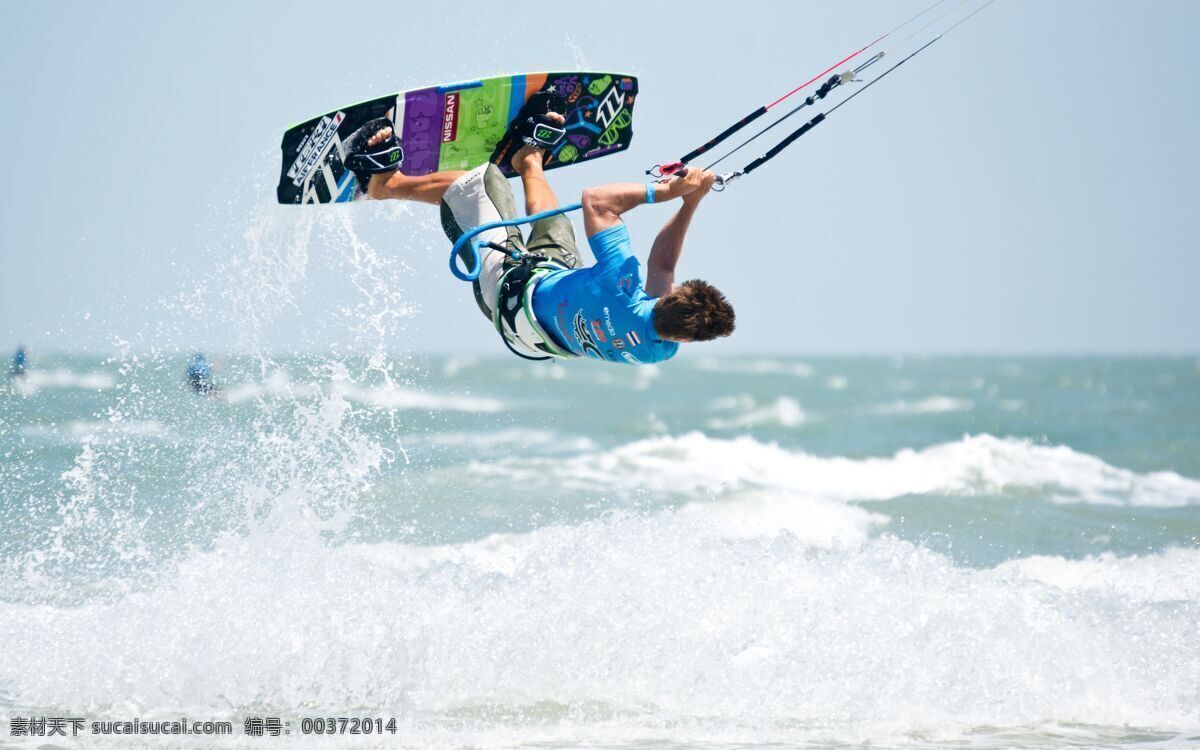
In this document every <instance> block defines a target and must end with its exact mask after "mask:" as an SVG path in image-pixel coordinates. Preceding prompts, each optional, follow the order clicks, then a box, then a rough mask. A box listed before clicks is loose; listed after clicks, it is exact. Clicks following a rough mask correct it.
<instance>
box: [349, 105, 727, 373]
mask: <svg viewBox="0 0 1200 750" xmlns="http://www.w3.org/2000/svg"><path fill="white" fill-rule="evenodd" d="M564 104H565V102H563V101H562V100H561V99H560V98H558V97H557V96H555V95H553V94H552V93H551V94H542V93H539V94H537V95H535V96H534V97H532V98H531V99H530V100H529V101H528V102H526V105H525V107H524V108H522V110H521V112H520V113H519V114H518V116H517V117H516V118H515V119H514V120H513V122H512V124H511V125H510V128H509V132H508V134H506V136H505V139H506V141H507V142H508V143H509V144H511V145H512V146H513V147H514V148H512V149H508V150H506V148H505V142H502V143H501V146H500V147H499V148H498V152H499V153H504V154H507V153H513V151H515V153H513V155H512V157H511V161H510V162H509V163H510V164H511V166H512V168H513V169H514V170H515V171H516V172H517V173H518V174H519V175H520V177H521V183H522V185H523V187H524V190H525V210H526V213H527V215H529V216H532V215H534V214H539V213H542V212H545V211H548V210H551V209H555V208H557V207H558V205H559V204H558V199H557V198H556V197H555V195H554V192H553V191H552V190H551V188H550V185H549V183H547V182H546V178H545V175H544V173H543V171H542V165H543V160H544V158H545V149H546V146H548V145H551V144H552V143H553V142H554V141H552V140H551V139H556V138H561V137H562V132H563V131H562V129H561V127H559V126H561V125H562V124H563V116H562V114H561V112H562V111H563V109H564V108H563V105H564ZM346 147H347V155H346V158H345V164H346V166H347V167H349V168H350V169H352V170H354V171H355V174H356V175H357V178H358V180H359V183H360V185H363V186H365V188H366V193H367V195H368V196H369V197H371V198H374V199H380V200H382V199H396V200H412V201H421V202H426V203H433V204H438V205H440V206H441V213H442V225H443V228H444V229H445V231H446V235H447V236H448V237H449V238H450V240H451V241H454V240H456V239H458V238H459V237H460V236H462V234H463V233H464V232H467V231H470V230H471V229H473V228H475V227H479V226H482V225H484V224H488V223H491V222H493V221H498V220H501V219H515V218H517V211H516V203H515V200H514V198H513V193H512V190H511V189H510V188H509V186H508V181H507V179H505V177H504V175H503V174H502V173H501V171H500V170H499V169H498V168H497V167H496V165H495V164H491V163H489V164H486V165H483V166H480V167H477V168H476V169H472V170H470V171H466V172H462V171H446V172H435V173H432V174H428V175H422V176H408V175H405V174H403V173H402V172H400V170H399V166H400V164H401V163H402V162H403V149H402V147H401V144H400V141H399V139H398V138H397V137H396V134H395V132H394V127H393V124H392V122H391V121H390V120H388V119H387V118H379V119H376V120H372V121H370V122H368V123H366V124H365V125H363V126H362V127H361V128H359V129H358V130H357V131H356V132H355V133H354V134H353V135H352V136H351V137H350V138H349V139H348V140H347V142H346ZM715 179H716V178H715V176H714V175H713V173H712V172H709V171H706V170H699V169H690V170H687V171H686V172H685V173H683V174H682V175H679V176H676V177H674V178H673V179H669V180H665V181H661V182H654V183H650V184H648V185H646V184H641V183H614V184H609V185H601V186H599V187H593V188H589V189H587V190H585V191H584V193H583V201H582V205H583V222H584V228H585V230H586V232H587V239H588V245H589V246H590V247H591V250H592V253H593V255H594V256H595V259H596V262H595V264H593V265H591V266H588V267H581V265H580V262H579V257H578V252H577V248H576V243H575V232H574V229H573V227H572V225H571V222H570V220H569V219H567V218H566V217H565V216H564V215H562V214H561V213H559V214H556V215H553V216H549V217H547V218H543V219H540V220H538V221H535V222H533V224H532V227H531V229H530V232H529V237H528V239H525V238H523V237H522V235H521V232H520V230H519V229H517V228H516V227H512V226H510V227H505V228H495V229H489V230H487V231H485V232H484V233H483V234H482V235H481V238H482V239H484V240H486V241H487V243H488V244H487V245H486V246H485V247H484V248H483V251H482V253H481V257H480V258H479V264H480V266H479V270H480V273H479V276H478V278H477V279H476V280H475V281H474V289H475V299H476V302H477V303H478V305H479V308H480V310H481V311H482V312H483V314H484V315H485V316H486V317H487V318H488V319H489V320H491V321H493V323H495V325H496V327H497V329H498V330H499V331H500V333H501V335H502V336H503V338H504V340H505V343H506V344H508V346H509V348H510V349H511V350H512V351H513V352H514V353H515V354H518V355H520V356H523V357H526V358H530V359H545V358H550V357H555V358H574V357H582V356H587V357H591V358H593V359H599V360H606V361H610V362H623V363H628V364H648V363H652V362H661V361H663V360H666V359H670V358H671V357H672V356H674V355H675V353H676V351H677V350H678V348H679V344H680V343H685V342H692V341H709V340H712V339H715V338H718V337H721V336H728V335H729V334H731V333H732V332H733V328H734V312H733V307H732V306H731V305H730V304H729V302H728V301H727V300H726V299H725V296H724V295H723V294H722V293H721V292H719V291H718V290H717V289H716V288H715V287H713V286H711V285H710V284H708V283H707V282H704V281H701V280H699V279H693V280H690V281H685V282H683V283H681V284H676V283H675V267H676V265H677V263H678V261H679V256H680V253H681V252H682V250H683V240H684V236H685V235H686V233H687V229H688V225H689V224H690V222H691V220H692V216H693V215H694V214H695V212H696V208H697V207H698V206H699V204H700V202H701V200H702V199H703V198H704V196H705V195H707V194H708V192H709V189H710V188H711V187H712V184H713V181H714V180H715ZM675 198H680V199H681V200H682V205H681V206H680V208H679V210H678V211H676V213H675V214H674V215H673V216H672V217H671V218H670V219H669V220H668V221H667V223H666V224H665V225H664V226H663V228H662V229H661V230H660V231H659V233H658V236H657V237H656V238H655V240H654V243H653V245H652V246H651V248H650V254H649V258H648V260H647V263H646V271H645V274H643V270H642V264H641V263H640V262H639V261H638V259H637V257H636V256H634V254H633V249H632V243H631V240H630V236H629V232H628V230H627V229H626V227H625V223H624V222H623V221H622V219H621V217H622V215H623V214H625V213H626V212H628V211H630V210H631V209H633V208H636V207H637V206H640V205H642V204H644V203H662V202H666V201H669V200H673V199H675ZM463 260H464V262H466V261H467V259H466V258H464V259H463Z"/></svg>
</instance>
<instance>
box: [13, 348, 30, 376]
mask: <svg viewBox="0 0 1200 750" xmlns="http://www.w3.org/2000/svg"><path fill="white" fill-rule="evenodd" d="M28 358H29V355H28V354H27V353H26V351H25V345H24V344H18V345H17V353H16V354H14V355H13V361H12V369H11V370H10V371H9V373H8V375H9V377H10V378H12V379H13V380H17V379H19V378H23V377H25V376H26V375H28V374H29V371H28V367H29V365H28Z"/></svg>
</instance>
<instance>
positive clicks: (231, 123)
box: [0, 0, 1200, 355]
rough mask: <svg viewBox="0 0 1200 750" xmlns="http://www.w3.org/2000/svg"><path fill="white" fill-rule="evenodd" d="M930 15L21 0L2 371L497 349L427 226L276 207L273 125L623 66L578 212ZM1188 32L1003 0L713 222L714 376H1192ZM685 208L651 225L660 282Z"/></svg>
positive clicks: (1189, 17) (579, 174)
mask: <svg viewBox="0 0 1200 750" xmlns="http://www.w3.org/2000/svg"><path fill="white" fill-rule="evenodd" d="M954 2H956V0H950V2H948V3H946V4H945V6H944V7H952V5H953V3H954ZM928 4H929V2H928V0H912V1H910V0H890V1H889V2H871V1H864V2H860V3H855V4H853V5H846V4H842V3H819V4H818V3H810V2H789V3H774V2H749V1H747V2H741V3H736V4H729V3H708V2H687V3H671V2H661V3H645V2H642V3H627V2H607V3H602V4H588V5H581V4H574V3H566V4H560V5H557V6H547V5H545V4H534V3H518V2H514V3H505V4H503V6H504V10H503V11H500V12H498V11H497V10H496V8H497V7H499V6H497V4H495V3H492V4H485V3H473V2H460V3H454V4H449V3H440V4H432V3H431V4H426V5H418V4H413V3H404V4H389V5H387V6H381V7H382V8H384V10H381V11H380V12H378V13H376V12H364V11H363V6H362V5H361V4H354V5H349V4H347V5H346V6H345V7H344V8H342V9H340V10H339V9H338V8H337V6H333V5H331V4H329V3H314V2H286V3H284V2H276V3H270V2H255V3H242V2H221V1H217V2H207V3H188V4H185V3H161V2H136V3H134V2H111V3H83V2H74V3H66V2H53V1H52V2H36V3H35V2H20V3H16V2H14V3H10V4H8V5H6V22H5V24H4V25H3V27H2V28H0V70H2V71H3V80H4V82H5V85H4V90H5V96H4V97H3V103H2V104H0V108H2V115H0V136H2V137H3V141H4V143H6V144H7V148H6V153H5V158H4V159H3V167H2V169H3V180H0V211H2V212H3V213H2V214H0V221H2V226H3V228H4V230H5V231H4V239H3V247H4V252H3V262H4V266H3V271H2V272H0V349H5V348H8V347H10V346H11V347H15V346H16V344H17V343H18V342H19V341H23V342H25V343H26V344H28V345H29V346H31V347H33V348H34V349H35V350H43V351H49V350H58V351H68V350H70V351H77V350H86V351H97V352H104V351H113V350H115V349H121V348H124V347H129V348H134V349H143V348H146V349H148V348H154V347H163V348H168V349H180V350H183V349H192V348H204V349H212V350H219V351H234V350H238V349H243V348H245V347H246V346H248V345H256V346H266V347H269V348H272V349H276V350H280V351H287V350H304V351H312V350H323V349H327V348H342V349H347V350H349V349H354V348H356V347H358V346H361V345H363V344H364V337H369V336H372V335H375V336H382V337H383V338H384V340H385V344H386V346H387V347H388V348H389V349H390V350H395V351H426V350H436V351H465V352H474V353H496V354H498V353H502V352H503V349H502V347H501V346H500V343H499V342H498V341H496V336H495V333H494V331H492V330H491V329H490V328H489V327H488V324H487V323H486V322H485V321H483V320H482V319H481V318H480V317H479V315H478V312H476V309H475V305H474V303H473V301H472V299H471V295H470V292H469V290H468V289H467V287H466V286H465V285H463V284H462V283H461V282H458V281H456V280H455V279H453V278H452V277H451V276H450V275H449V273H448V271H447V268H446V254H447V252H448V249H449V246H448V243H447V242H446V241H445V239H444V237H443V236H442V235H441V233H440V230H439V229H438V225H437V222H436V221H435V217H434V211H433V209H432V208H430V207H425V206H414V207H398V206H387V205H382V204H378V203H376V204H370V203H368V204H363V205H355V206H349V207H304V208H299V207H279V206H274V205H272V200H273V192H274V184H275V181H276V179H277V177H278V160H279V158H280V157H279V147H278V143H279V138H280V136H281V135H282V132H283V130H284V128H286V127H287V126H288V125H290V124H292V123H295V122H299V121H301V120H304V119H307V118H309V117H312V116H314V115H316V114H319V113H322V112H325V111H328V110H331V109H333V108H335V107H337V106H341V105H345V104H348V103H352V102H356V101H360V100H363V99H367V98H373V97H376V96H380V95H385V94H389V93H394V92H397V91H401V90H404V89H411V88H418V87H421V86H426V85H432V84H438V83H448V82H452V81H459V80H468V79H474V78H479V77H486V76H490V75H498V74H503V73H508V72H532V71H539V70H571V69H580V68H583V69H595V70H605V71H620V72H629V73H633V74H635V75H637V76H638V77H639V81H640V92H641V93H640V96H639V98H638V102H637V105H636V109H635V118H634V123H633V128H634V132H635V136H634V139H633V144H632V147H631V149H630V150H629V151H628V152H626V153H623V154H620V155H618V156H614V157H607V158H604V159H601V160H598V161H595V162H591V163H588V164H583V165H579V166H578V167H572V168H570V169H564V170H558V171H554V172H551V173H549V176H550V180H551V184H552V185H553V186H554V188H555V190H556V191H557V192H558V195H559V196H560V198H561V199H562V200H563V202H568V201H574V200H576V199H577V198H578V196H579V193H580V192H581V191H582V190H583V189H584V188H585V187H587V186H588V185H592V184H600V183H603V182H612V181H641V180H643V179H645V178H644V177H643V175H642V170H643V169H644V168H645V167H647V166H649V165H650V164H653V163H655V162H659V161H666V160H671V159H673V158H677V157H679V156H680V155H682V154H683V153H684V152H685V151H687V150H689V149H691V148H692V147H694V146H696V145H698V144H699V143H701V142H703V141H705V140H707V139H708V138H709V137H711V136H712V135H713V134H715V133H716V132H718V131H719V130H721V129H723V128H724V127H725V126H726V125H728V124H729V123H731V122H733V121H734V120H736V119H738V118H740V117H741V116H742V115H745V114H747V113H748V112H750V111H751V110H753V109H755V108H756V107H758V106H759V105H761V104H764V103H766V102H768V101H770V100H772V99H774V98H775V97H777V96H778V95H780V94H782V93H783V92H786V91H787V90H789V89H790V88H792V87H793V86H794V85H796V84H798V83H800V82H802V81H804V80H807V79H808V78H809V77H811V76H812V75H813V74H815V73H817V72H818V71H820V70H823V69H824V68H825V67H827V66H828V65H829V64H830V63H832V62H833V61H835V60H838V59H840V58H841V57H844V56H845V55H846V54H848V53H849V52H850V51H853V50H855V49H858V48H859V47H861V46H862V45H863V44H865V43H866V42H868V41H870V40H871V39H874V38H875V37H876V36H878V35H879V34H881V33H883V32H884V31H887V30H888V29H889V28H891V27H892V26H894V25H896V24H897V23H899V22H901V21H903V20H904V19H906V18H908V17H909V16H911V15H912V14H914V13H916V12H918V11H920V10H921V9H923V8H924V7H926V6H927V5H928ZM978 4H979V0H971V2H969V3H968V5H967V7H975V6H977V5H978ZM389 13H391V14H392V15H389ZM960 15H961V14H960ZM956 17H957V16H956ZM943 26H944V24H943ZM1198 32H1200V3H1195V2H1190V1H1188V0H1181V1H1178V2H1170V1H1168V0H1156V1H1155V2H1111V1H1109V2H1096V1H1094V0H1087V1H1083V0H1060V1H1058V2H1054V3H1045V2H1040V1H1038V0H997V1H996V2H995V3H994V4H993V5H991V6H990V7H988V8H987V9H986V10H984V11H983V12H982V13H980V14H979V15H978V16H976V17H975V18H973V19H972V20H971V21H969V22H968V23H966V24H964V25H963V26H961V27H959V28H958V29H957V30H955V31H954V32H953V33H951V34H949V35H947V36H946V37H945V38H943V39H942V40H940V41H939V42H938V43H937V44H935V45H933V46H932V47H930V48H929V49H928V50H926V51H925V52H923V53H922V54H920V55H919V56H918V57H916V58H914V59H913V60H912V61H910V62H909V63H907V64H906V65H905V66H903V67H902V68H900V69H898V70H897V71H896V72H895V73H893V74H892V75H890V76H889V77H888V78H887V79H886V80H885V81H881V82H880V83H879V85H877V86H874V87H872V89H871V90H870V91H869V92H867V93H866V94H864V95H863V96H861V97H858V98H857V99H855V100H854V102H853V103H851V104H849V105H847V106H846V107H844V108H843V109H840V110H838V112H837V113H836V114H835V115H833V116H831V117H830V118H829V119H828V121H826V122H825V123H824V124H822V125H821V126H820V127H819V128H817V129H815V130H814V131H812V132H811V133H809V134H808V135H806V136H805V137H804V138H802V139H800V140H799V141H797V142H796V143H795V144H794V145H793V146H791V147H790V148H789V149H788V150H787V151H785V152H784V153H783V154H782V155H781V156H780V157H778V158H776V159H775V160H774V161H772V162H771V163H770V164H768V165H767V166H764V167H763V168H762V169H760V170H758V171H757V172H755V173H754V174H753V175H751V176H749V177H747V178H746V179H745V180H742V181H740V182H736V183H734V184H732V185H731V186H730V187H729V189H728V190H727V191H726V192H724V193H722V194H719V195H713V196H711V197H709V198H707V199H706V200H705V202H704V203H703V204H702V207H701V210H700V212H699V213H698V215H697V217H696V220H695V222H694V224H693V227H692V230H691V233H690V234H689V237H688V242H687V245H686V249H685V251H684V256H683V260H682V262H681V265H680V268H679V272H678V278H692V277H702V278H705V279H707V280H708V281H710V282H712V283H714V284H716V285H717V286H718V287H720V288H721V289H722V290H723V291H725V293H726V294H727V295H728V296H729V298H730V299H731V300H732V302H733V303H734V306H735V308H736V309H737V314H738V328H737V332H736V333H735V335H734V336H733V337H731V338H730V339H728V340H725V341H721V342H716V343H712V344H704V345H702V346H704V347H705V349H704V352H705V353H708V354H713V355H736V354H739V353H748V352H754V353H767V354H781V355H782V354H798V355H803V354H825V353H828V354H844V353H853V354H872V353H912V354H921V353H933V354H937V353H964V354H987V353H1005V354H1056V353H1061V354H1160V353H1161V354H1195V353H1198V352H1200V293H1198V292H1197V284H1198V281H1200V252H1198V250H1200V242H1197V240H1196V238H1195V236H1194V226H1195V212H1196V210H1197V207H1198V206H1200V177H1198V176H1197V174H1198V171H1200V170H1198V167H1200V145H1198V144H1197V138H1196V134H1197V132H1198V130H1197V120H1198V115H1200V75H1198V73H1200V70H1198V68H1200V63H1198V62H1197V61H1196V57H1195V55H1194V53H1193V49H1192V47H1193V45H1194V40H1195V39H1196V37H1197V35H1198ZM931 36H932V31H931V32H927V33H926V34H925V35H923V37H922V38H930V37H931ZM914 41H916V40H914ZM913 48H915V47H914V46H909V47H908V48H907V49H910V50H911V49H913ZM902 52H903V48H902V49H900V50H897V51H896V53H895V56H894V57H892V58H890V59H891V60H892V61H895V60H897V59H899V57H900V55H901V54H902ZM885 62H886V60H885ZM881 65H882V63H881ZM876 67H877V68H879V66H876ZM818 111H820V110H818ZM795 119H796V120H797V122H796V124H797V125H799V118H795ZM780 131H782V132H786V131H783V128H780ZM769 139H770V136H767V137H765V138H764V139H762V142H763V143H769ZM743 153H745V154H746V155H747V156H748V157H753V156H756V155H757V154H758V153H761V150H758V149H757V144H755V145H754V146H751V147H749V148H747V149H746V150H745V151H744V152H743ZM739 156H740V155H739ZM737 158H738V157H735V160H736V159H737ZM513 184H514V188H515V187H516V183H515V182H514V183H513ZM672 210H673V207H672V206H670V205H669V204H668V205H665V206H663V205H656V206H649V207H643V208H639V209H637V210H635V211H634V212H632V213H631V214H630V215H629V217H628V223H629V226H630V231H631V234H632V235H633V238H634V243H635V248H636V249H638V250H639V253H640V254H641V256H642V257H643V258H644V257H645V254H646V253H647V252H648V250H649V247H650V243H651V241H652V240H653V237H654V233H655V232H656V231H657V229H658V227H659V226H661V224H662V223H663V222H665V221H666V220H667V218H668V217H669V216H670V213H671V211H672ZM305 212H310V213H309V214H306V213H305ZM312 212H316V213H312ZM313 222H316V225H315V226H316V228H315V229H312V228H310V229H304V227H309V226H310V225H311V224H312V223H313ZM297 226H299V227H301V229H296V227H297ZM297 233H298V234H297ZM295 236H300V237H303V238H306V239H303V240H300V241H295V242H290V243H289V242H288V241H287V240H286V239H285V240H283V241H281V240H279V237H284V238H287V237H295ZM352 240H358V241H360V242H363V243H366V245H365V246H366V247H367V248H369V249H368V250H363V246H361V245H355V243H354V241H352ZM356 247H357V248H358V249H355V248H356ZM393 312H397V313H403V316H402V317H403V322H402V323H400V324H393V323H388V324H386V325H383V326H382V327H380V326H376V325H375V324H376V323H378V322H379V321H380V320H382V319H384V318H388V317H389V316H390V314H391V313H393ZM389 319H390V318H389ZM248 330H250V331H252V332H253V335H252V336H249V337H248V336H247V331H248ZM378 330H382V331H383V333H378ZM372 331H375V333H372Z"/></svg>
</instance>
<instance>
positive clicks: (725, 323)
mask: <svg viewBox="0 0 1200 750" xmlns="http://www.w3.org/2000/svg"><path fill="white" fill-rule="evenodd" d="M654 332H655V333H657V334H658V335H659V336H663V337H668V338H672V339H684V340H686V341H711V340H713V339H715V338H718V337H720V336H728V335H729V334H731V333H733V305H731V304H729V300H727V299H725V295H724V294H721V292H720V291H718V290H717V288H716V287H714V286H713V285H712V284H709V283H708V282H706V281H701V280H700V279H692V280H691V281H685V282H683V283H682V284H680V285H679V286H677V287H675V288H674V289H672V290H671V291H670V292H669V293H667V294H664V295H663V296H662V297H661V298H660V299H659V300H658V302H657V303H655V305H654Z"/></svg>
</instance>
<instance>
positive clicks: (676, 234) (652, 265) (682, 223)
mask: <svg viewBox="0 0 1200 750" xmlns="http://www.w3.org/2000/svg"><path fill="white" fill-rule="evenodd" d="M695 171H696V172H700V170H695ZM715 179H716V176H715V175H714V174H713V173H712V172H703V173H701V183H700V187H698V188H696V189H695V190H693V191H692V192H690V193H688V194H687V195H685V196H683V205H682V206H680V207H679V210H678V211H676V212H675V215H674V216H672V217H671V218H670V219H668V220H667V223H666V224H663V228H662V229H660V230H659V232H658V236H657V237H655V238H654V244H653V245H652V246H651V247H650V258H649V259H648V260H647V261H646V294H648V295H650V296H651V297H661V296H663V295H664V294H669V293H670V292H671V290H672V289H674V288H675V266H676V265H677V264H678V263H679V256H680V254H682V253H683V238H684V235H686V234H687V230H688V225H689V224H691V223H692V216H693V215H694V214H695V213H696V207H697V206H699V205H700V201H701V200H703V198H704V196H706V195H708V190H709V188H711V187H712V184H713V181H714V180H715Z"/></svg>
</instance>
